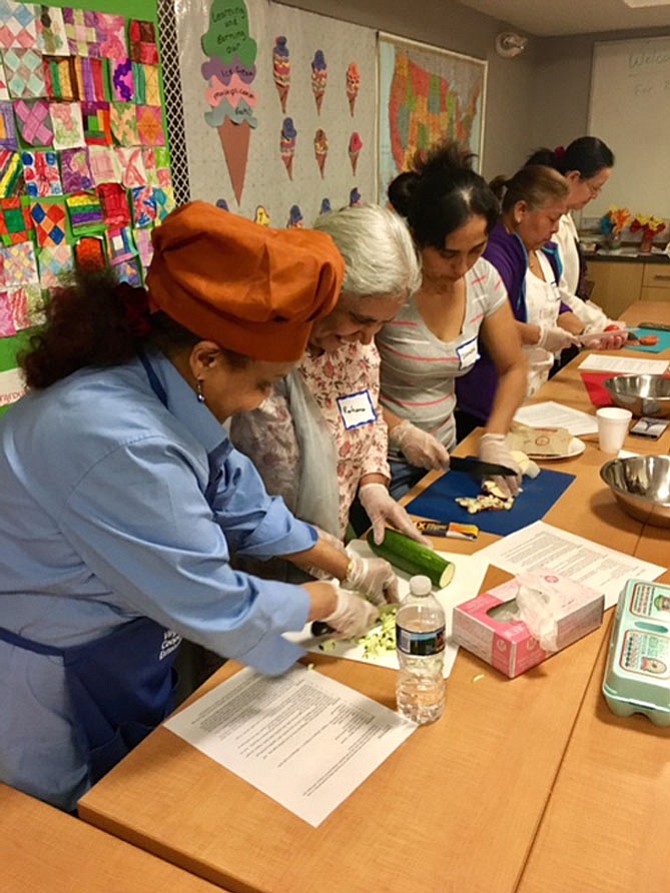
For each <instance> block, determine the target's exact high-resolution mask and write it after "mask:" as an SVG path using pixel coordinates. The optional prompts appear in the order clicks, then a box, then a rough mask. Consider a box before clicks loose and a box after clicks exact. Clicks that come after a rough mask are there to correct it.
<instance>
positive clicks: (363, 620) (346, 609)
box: [320, 583, 379, 639]
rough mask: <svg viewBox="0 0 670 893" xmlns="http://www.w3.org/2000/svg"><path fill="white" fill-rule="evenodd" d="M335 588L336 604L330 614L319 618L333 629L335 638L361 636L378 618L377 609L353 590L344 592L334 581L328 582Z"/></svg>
mask: <svg viewBox="0 0 670 893" xmlns="http://www.w3.org/2000/svg"><path fill="white" fill-rule="evenodd" d="M330 585H331V586H332V587H333V589H334V590H335V595H336V597H337V605H336V606H335V610H334V611H333V613H332V614H329V615H328V617H322V618H320V619H321V620H322V621H323V623H327V624H328V626H330V627H331V628H332V629H334V630H335V632H336V635H335V636H334V638H336V639H355V638H357V637H358V636H363V635H365V633H366V632H367V631H368V630H369V629H370V627H371V626H372V625H373V624H374V623H375V622H376V621H377V620H378V619H379V611H378V610H377V609H376V608H375V607H374V606H373V605H371V604H370V602H368V601H366V600H365V599H364V598H361V597H360V595H356V594H355V593H353V592H345V591H344V590H343V589H341V588H340V587H339V586H337V585H336V584H335V583H330Z"/></svg>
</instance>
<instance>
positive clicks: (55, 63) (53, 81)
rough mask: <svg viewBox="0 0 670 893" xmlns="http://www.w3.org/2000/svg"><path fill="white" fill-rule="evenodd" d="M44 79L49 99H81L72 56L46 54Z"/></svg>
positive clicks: (66, 100)
mask: <svg viewBox="0 0 670 893" xmlns="http://www.w3.org/2000/svg"><path fill="white" fill-rule="evenodd" d="M43 62H44V81H45V84H46V92H47V96H48V97H49V99H62V100H64V101H65V102H72V101H73V100H75V99H79V92H78V90H77V79H76V74H75V68H74V59H73V58H72V56H65V57H61V56H44V59H43Z"/></svg>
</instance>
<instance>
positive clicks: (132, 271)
mask: <svg viewBox="0 0 670 893" xmlns="http://www.w3.org/2000/svg"><path fill="white" fill-rule="evenodd" d="M113 269H114V273H115V274H116V278H117V279H118V280H119V282H127V283H128V285H132V286H134V287H135V288H139V287H140V285H142V273H141V272H140V265H139V261H138V260H137V259H136V258H132V259H131V260H123V261H121V262H120V263H118V264H117V263H115V264H114V266H113Z"/></svg>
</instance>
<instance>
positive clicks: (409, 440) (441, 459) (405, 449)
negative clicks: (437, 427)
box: [389, 419, 449, 470]
mask: <svg viewBox="0 0 670 893" xmlns="http://www.w3.org/2000/svg"><path fill="white" fill-rule="evenodd" d="M389 443H391V444H393V445H394V446H397V447H398V449H399V450H400V451H401V453H402V454H403V455H404V456H405V458H406V459H407V461H408V462H409V463H410V465H414V466H416V467H417V468H426V469H428V470H430V469H432V468H435V469H446V468H449V453H448V452H447V450H446V448H445V447H443V446H442V444H441V443H440V442H439V440H436V439H435V438H434V437H433V435H432V434H429V433H428V432H427V431H422V430H421V429H420V428H417V427H416V425H413V424H412V423H411V422H409V421H408V420H407V419H404V421H402V422H401V423H400V424H399V425H396V426H395V428H391V429H390V431H389Z"/></svg>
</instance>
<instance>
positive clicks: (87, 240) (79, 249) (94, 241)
mask: <svg viewBox="0 0 670 893" xmlns="http://www.w3.org/2000/svg"><path fill="white" fill-rule="evenodd" d="M74 256H75V259H76V261H77V266H78V267H79V269H80V270H87V271H88V270H104V268H105V266H106V265H107V261H106V259H105V249H104V247H103V239H102V236H84V238H83V239H80V240H79V241H78V242H77V243H76V244H75V246H74Z"/></svg>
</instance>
